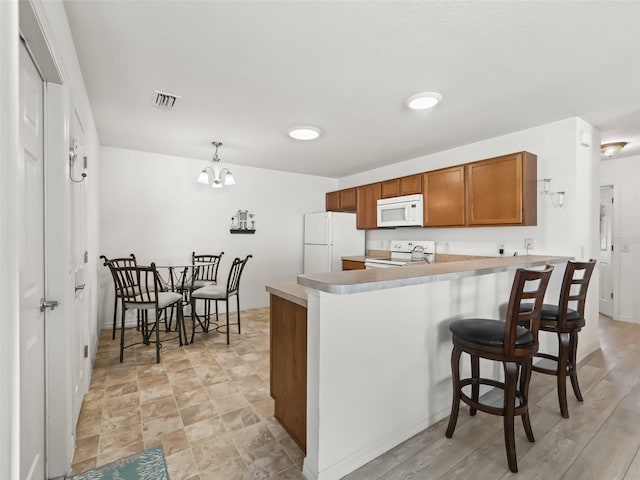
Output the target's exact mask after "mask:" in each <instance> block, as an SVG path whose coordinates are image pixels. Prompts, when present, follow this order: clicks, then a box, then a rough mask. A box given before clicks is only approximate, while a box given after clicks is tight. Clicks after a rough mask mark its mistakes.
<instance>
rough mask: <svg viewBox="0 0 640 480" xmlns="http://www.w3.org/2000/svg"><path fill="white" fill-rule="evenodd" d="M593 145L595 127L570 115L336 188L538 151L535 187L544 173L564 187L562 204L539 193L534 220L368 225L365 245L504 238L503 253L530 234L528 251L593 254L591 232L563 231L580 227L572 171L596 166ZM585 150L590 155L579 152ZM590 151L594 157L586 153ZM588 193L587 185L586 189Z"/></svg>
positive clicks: (493, 245) (456, 246)
mask: <svg viewBox="0 0 640 480" xmlns="http://www.w3.org/2000/svg"><path fill="white" fill-rule="evenodd" d="M580 130H587V131H589V132H590V133H592V134H593V136H594V138H593V140H592V146H591V148H585V147H582V146H579V145H578V141H577V138H578V133H579V131H580ZM598 145H599V133H598V132H597V131H595V130H593V127H591V126H589V125H588V124H586V123H584V122H583V121H582V120H581V119H579V118H570V119H566V120H562V121H559V122H554V123H551V124H547V125H542V126H540V127H536V128H531V129H528V130H523V131H520V132H515V133H512V134H509V135H504V136H501V137H496V138H492V139H489V140H485V141H482V142H477V143H472V144H469V145H464V146H462V147H458V148H455V149H452V150H447V151H444V152H439V153H434V154H432V155H427V156H424V157H419V158H416V159H412V160H408V161H405V162H400V163H396V164H393V165H389V166H386V167H383V168H379V169H376V170H370V171H368V172H365V173H361V174H357V175H353V176H350V177H343V178H341V179H340V180H339V182H338V183H339V188H345V187H350V186H353V185H361V184H365V183H370V182H376V181H379V180H384V179H388V178H394V177H398V176H402V175H409V174H412V173H416V172H422V171H426V170H435V169H438V168H444V167H448V166H451V165H458V164H463V163H469V162H473V161H476V160H482V159H485V158H490V157H495V156H498V155H504V154H507V153H512V152H518V151H522V150H526V151H529V152H531V153H534V154H536V155H537V157H538V191H539V192H541V191H542V188H543V182H542V179H543V178H551V179H552V181H551V190H552V191H554V192H555V191H560V190H563V191H566V201H565V206H564V207H563V208H559V207H557V206H554V205H555V201H556V196H555V195H543V194H540V195H538V225H537V226H533V227H499V228H496V227H474V228H424V229H423V228H402V229H394V230H388V229H387V230H370V231H368V232H367V247H368V248H382V249H386V248H388V246H389V243H390V241H391V240H392V239H402V240H405V239H406V240H418V239H429V240H436V242H437V251H438V252H441V253H446V252H452V253H461V254H465V253H466V254H479V255H498V245H500V244H504V246H505V250H506V254H507V255H512V254H513V253H514V251H517V252H519V254H523V253H524V239H525V238H526V237H531V238H533V239H534V248H533V250H532V252H531V253H546V254H554V255H572V256H576V257H581V256H589V255H593V254H595V252H594V253H593V254H592V253H589V252H590V251H591V250H592V249H593V248H595V247H596V246H597V245H596V244H595V243H594V242H595V240H597V239H596V237H595V233H594V232H591V233H592V234H593V235H591V234H590V235H589V237H588V238H584V237H579V236H575V237H574V236H573V235H567V233H568V232H567V231H568V230H571V229H568V228H567V226H568V225H574V226H577V225H580V228H583V227H585V225H584V224H583V217H581V216H580V215H579V212H581V211H583V209H584V205H583V203H582V202H583V199H582V197H583V196H584V194H585V192H582V191H581V190H580V188H579V185H578V178H577V174H578V172H579V171H582V169H583V167H586V168H587V170H588V171H592V170H593V168H594V165H595V167H597V159H599V150H598ZM578 154H580V158H578ZM584 155H587V156H588V157H589V158H586V159H585V158H583V156H584ZM594 155H595V157H593V158H591V157H592V156H594ZM578 162H580V165H578ZM592 193H593V192H591V191H589V195H591V194H592ZM578 196H579V197H578ZM596 198H599V197H596ZM590 214H592V216H595V215H597V209H593V211H591V210H590ZM594 218H597V217H594ZM577 220H579V221H577ZM592 236H593V238H592ZM583 246H584V248H585V252H584V254H582V247H583Z"/></svg>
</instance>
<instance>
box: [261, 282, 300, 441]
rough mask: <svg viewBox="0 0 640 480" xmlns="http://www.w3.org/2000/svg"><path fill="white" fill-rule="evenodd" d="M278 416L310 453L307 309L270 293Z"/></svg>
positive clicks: (273, 387)
mask: <svg viewBox="0 0 640 480" xmlns="http://www.w3.org/2000/svg"><path fill="white" fill-rule="evenodd" d="M270 326H271V336H270V341H271V343H270V347H271V362H270V383H271V384H270V387H271V397H272V398H273V401H274V417H275V418H276V420H278V422H279V423H280V425H282V427H283V428H284V429H285V430H286V431H287V433H289V435H291V438H293V440H294V441H295V442H296V443H297V444H298V446H299V447H300V448H301V449H302V450H303V451H304V452H305V453H307V309H306V308H305V307H303V306H301V305H298V304H297V303H293V302H290V301H289V300H285V299H284V298H282V297H278V296H277V295H273V294H271V296H270Z"/></svg>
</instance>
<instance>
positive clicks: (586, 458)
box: [74, 309, 640, 480]
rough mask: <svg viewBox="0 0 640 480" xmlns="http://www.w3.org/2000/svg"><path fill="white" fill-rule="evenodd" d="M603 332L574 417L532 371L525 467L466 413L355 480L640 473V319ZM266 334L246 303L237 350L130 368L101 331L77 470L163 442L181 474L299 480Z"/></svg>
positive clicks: (206, 345) (214, 344)
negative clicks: (276, 405)
mask: <svg viewBox="0 0 640 480" xmlns="http://www.w3.org/2000/svg"><path fill="white" fill-rule="evenodd" d="M243 314H244V312H243ZM245 319H246V320H245ZM245 326H246V327H245ZM245 328H246V330H245ZM245 332H246V333H245ZM600 334H601V336H600V341H601V347H602V349H601V350H599V351H598V352H595V353H594V354H592V355H590V356H589V357H588V358H587V359H585V360H584V361H583V362H582V363H581V364H580V366H579V380H580V385H581V389H582V393H583V396H584V402H578V401H577V400H576V399H575V397H574V396H573V392H572V391H571V389H570V388H569V389H568V396H569V414H570V416H571V417H570V418H569V419H563V418H562V417H561V416H560V411H559V407H558V404H557V397H556V390H555V388H556V387H555V378H554V377H551V376H548V375H542V374H536V373H535V372H534V374H533V377H532V382H531V387H530V397H531V398H530V409H531V422H532V426H533V431H534V434H535V436H536V442H535V443H530V442H529V441H528V440H527V439H526V437H525V435H524V431H523V429H522V423H521V422H520V420H517V422H516V449H517V454H518V467H519V473H517V474H514V473H511V472H510V471H509V470H508V467H507V461H506V455H505V450H504V437H503V430H502V418H501V417H495V416H492V415H488V414H484V413H482V412H478V414H477V416H475V417H470V416H469V415H468V410H466V409H461V411H460V417H459V419H458V425H457V427H456V431H455V433H454V436H453V438H451V439H448V438H446V437H445V435H444V432H445V430H446V425H447V420H448V419H447V418H445V419H443V420H442V421H440V422H438V423H436V424H435V425H432V426H431V427H429V428H428V429H426V430H424V431H423V432H420V433H419V434H417V435H415V436H414V437H412V438H410V439H409V440H407V441H405V442H403V443H402V444H400V445H398V446H397V447H395V448H393V449H391V450H390V451H388V452H386V453H385V454H383V455H381V456H380V457H378V458H376V459H375V460H373V461H371V462H370V463H368V464H367V465H364V466H363V467H361V468H360V469H358V470H356V471H355V472H353V473H351V474H349V475H347V476H346V477H345V479H347V480H378V479H379V480H396V479H397V480H399V479H407V480H408V479H420V480H422V479H446V480H453V479H456V480H457V479H467V478H468V479H475V480H489V479H506V478H517V479H519V480H523V479H545V480H551V479H571V480H573V479H580V480H591V479H593V480H614V479H624V480H636V479H640V453H639V447H640V415H639V414H640V325H636V324H630V323H625V322H616V321H613V320H610V319H608V318H607V317H601V319H600ZM268 335H269V334H268V309H257V310H248V311H247V315H246V316H243V334H242V335H241V336H238V335H234V336H232V340H231V341H232V345H231V347H227V346H226V345H224V342H223V341H220V339H219V338H217V337H219V335H217V334H208V335H199V336H197V339H196V342H195V343H194V345H190V346H188V347H186V348H182V349H178V348H174V347H168V348H166V350H165V348H163V360H162V363H161V364H160V365H156V364H155V363H153V362H152V361H151V360H152V358H153V354H152V353H148V352H146V351H145V350H144V349H142V348H139V349H137V350H136V352H135V353H136V354H135V355H132V354H133V353H134V352H133V351H127V352H126V353H125V360H126V359H127V358H129V360H127V362H125V364H124V365H120V364H119V363H118V361H117V341H112V340H111V338H110V335H107V334H106V333H105V334H104V335H102V337H101V339H100V347H99V353H98V359H97V361H96V366H95V368H94V374H93V378H92V384H91V388H90V391H89V394H88V395H87V397H86V399H85V403H84V405H83V409H82V413H81V417H80V422H79V425H78V447H77V449H76V456H75V458H74V471H76V472H77V471H81V470H83V469H86V468H89V467H91V466H94V465H100V464H103V463H106V462H109V461H112V460H114V459H115V458H118V457H119V456H123V455H126V454H129V453H135V452H136V451H138V450H140V449H142V448H149V447H151V446H153V445H156V444H158V443H161V444H162V445H163V446H164V448H165V453H166V454H167V463H168V466H169V470H170V475H171V479H172V480H180V479H189V480H217V479H236V478H237V479H243V480H250V479H266V478H272V479H301V478H302V475H301V473H300V469H301V466H302V452H301V451H300V450H299V449H298V448H297V447H296V446H295V444H294V443H293V442H292V441H291V440H290V439H289V438H288V436H287V434H286V433H285V432H284V431H283V430H282V429H281V428H280V427H279V425H278V424H277V422H275V421H274V420H273V418H272V417H271V415H272V413H273V403H272V401H271V400H270V399H269V398H268V372H269V369H268ZM144 348H147V349H151V348H152V347H144ZM211 362H214V363H213V364H212V363H211ZM207 365H208V366H207ZM114 402H115V404H116V405H118V406H119V407H120V408H119V409H114V406H113V405H114ZM121 402H124V403H121ZM127 404H129V405H130V406H128V407H127V406H126V405H127ZM195 405H197V406H198V407H197V408H194V407H195ZM203 408H204V410H202V409H203ZM116 412H120V414H117V413H116Z"/></svg>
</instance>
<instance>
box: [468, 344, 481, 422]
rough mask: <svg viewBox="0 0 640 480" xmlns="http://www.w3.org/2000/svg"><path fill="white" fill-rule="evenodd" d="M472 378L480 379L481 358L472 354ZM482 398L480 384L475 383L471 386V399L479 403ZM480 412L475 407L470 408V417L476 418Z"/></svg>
mask: <svg viewBox="0 0 640 480" xmlns="http://www.w3.org/2000/svg"><path fill="white" fill-rule="evenodd" d="M471 378H480V357H478V355H473V354H471ZM479 397H480V384H479V383H477V382H475V383H473V384H471V398H472V399H473V401H474V402H477V401H478V398H479ZM477 411H478V410H477V409H476V408H473V407H469V415H471V416H472V417H473V416H475V414H476V412H477Z"/></svg>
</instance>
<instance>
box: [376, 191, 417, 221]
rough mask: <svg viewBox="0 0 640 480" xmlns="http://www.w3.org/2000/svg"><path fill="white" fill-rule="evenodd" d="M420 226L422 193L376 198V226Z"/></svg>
mask: <svg viewBox="0 0 640 480" xmlns="http://www.w3.org/2000/svg"><path fill="white" fill-rule="evenodd" d="M422 226H423V199H422V194H418V195H405V196H404V197H393V198H382V199H380V200H378V227H422Z"/></svg>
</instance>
